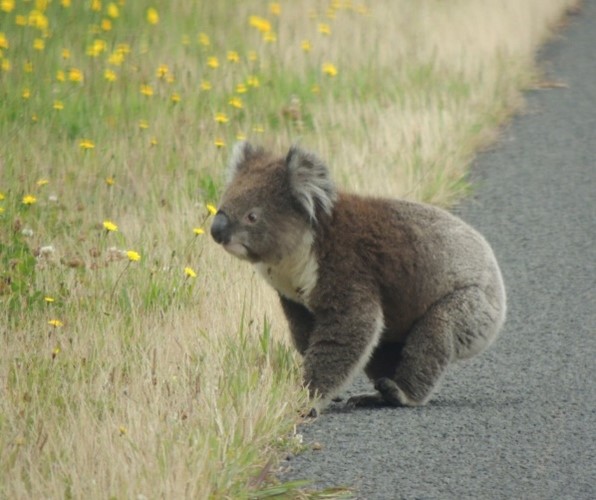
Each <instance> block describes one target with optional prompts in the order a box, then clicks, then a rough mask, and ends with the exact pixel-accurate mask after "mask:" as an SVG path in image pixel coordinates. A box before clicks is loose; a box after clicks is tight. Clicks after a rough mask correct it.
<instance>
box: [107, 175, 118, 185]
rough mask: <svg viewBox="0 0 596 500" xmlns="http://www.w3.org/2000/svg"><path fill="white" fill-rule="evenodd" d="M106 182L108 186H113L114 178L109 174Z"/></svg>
mask: <svg viewBox="0 0 596 500" xmlns="http://www.w3.org/2000/svg"><path fill="white" fill-rule="evenodd" d="M106 184H107V185H108V186H113V185H114V184H116V179H115V178H114V177H112V176H111V175H110V176H109V177H106Z"/></svg>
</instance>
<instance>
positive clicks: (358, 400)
mask: <svg viewBox="0 0 596 500" xmlns="http://www.w3.org/2000/svg"><path fill="white" fill-rule="evenodd" d="M346 406H347V407H348V408H378V407H380V406H387V402H386V401H385V399H384V398H383V396H382V395H381V394H380V393H378V392H376V393H374V394H358V395H356V396H352V397H351V398H350V399H348V400H347V401H346Z"/></svg>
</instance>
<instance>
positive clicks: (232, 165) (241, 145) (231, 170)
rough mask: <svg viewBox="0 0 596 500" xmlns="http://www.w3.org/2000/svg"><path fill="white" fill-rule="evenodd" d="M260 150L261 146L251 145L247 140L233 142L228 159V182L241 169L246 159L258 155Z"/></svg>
mask: <svg viewBox="0 0 596 500" xmlns="http://www.w3.org/2000/svg"><path fill="white" fill-rule="evenodd" d="M261 152H262V150H261V148H259V147H257V146H253V145H252V144H251V143H250V142H248V141H241V142H237V143H236V144H234V147H233V148H232V154H231V155H230V159H229V161H228V183H229V182H231V181H232V179H233V178H234V176H235V175H236V174H237V173H238V172H239V171H240V170H242V168H243V167H244V166H245V165H246V162H247V161H248V160H250V159H251V158H254V157H255V156H257V155H259V154H260V153H261Z"/></svg>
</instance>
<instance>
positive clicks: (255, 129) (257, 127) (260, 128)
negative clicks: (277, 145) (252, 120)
mask: <svg viewBox="0 0 596 500" xmlns="http://www.w3.org/2000/svg"><path fill="white" fill-rule="evenodd" d="M252 131H253V132H256V133H257V134H262V133H263V132H265V127H264V126H263V124H261V123H257V124H256V125H255V126H254V127H253V128H252Z"/></svg>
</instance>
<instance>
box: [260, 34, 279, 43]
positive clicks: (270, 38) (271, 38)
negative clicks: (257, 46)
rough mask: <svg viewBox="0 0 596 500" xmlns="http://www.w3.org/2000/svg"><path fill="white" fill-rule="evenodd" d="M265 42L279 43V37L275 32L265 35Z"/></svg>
mask: <svg viewBox="0 0 596 500" xmlns="http://www.w3.org/2000/svg"><path fill="white" fill-rule="evenodd" d="M263 41H264V42H267V43H274V42H277V35H276V34H275V33H274V32H273V31H267V32H265V33H263Z"/></svg>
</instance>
